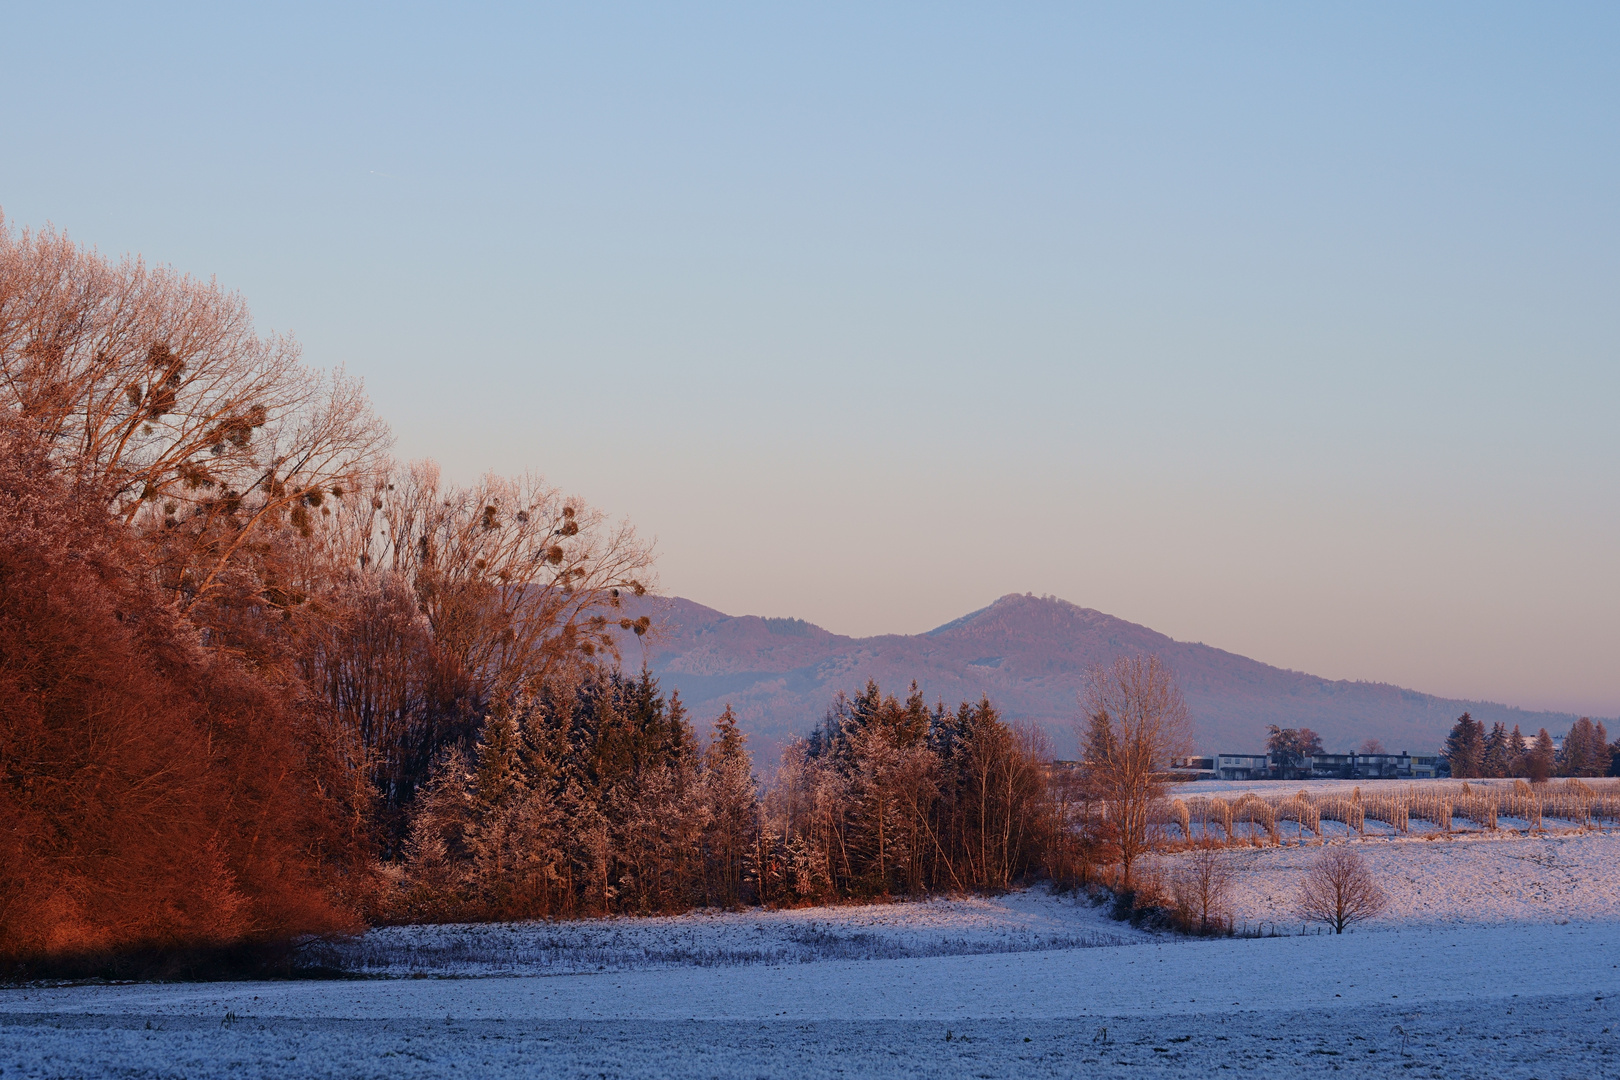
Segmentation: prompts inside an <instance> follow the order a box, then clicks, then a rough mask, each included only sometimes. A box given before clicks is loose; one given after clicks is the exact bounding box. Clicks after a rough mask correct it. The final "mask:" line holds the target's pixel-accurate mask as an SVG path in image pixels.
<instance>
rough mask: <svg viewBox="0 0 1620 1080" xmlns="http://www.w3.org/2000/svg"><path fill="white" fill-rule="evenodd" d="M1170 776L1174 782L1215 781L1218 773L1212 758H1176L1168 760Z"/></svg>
mask: <svg viewBox="0 0 1620 1080" xmlns="http://www.w3.org/2000/svg"><path fill="white" fill-rule="evenodd" d="M1170 775H1171V777H1172V778H1174V779H1176V780H1215V779H1217V778H1219V776H1220V773H1219V772H1217V771H1216V768H1215V759H1214V758H1213V757H1199V756H1196V755H1195V756H1192V757H1177V758H1171V759H1170Z"/></svg>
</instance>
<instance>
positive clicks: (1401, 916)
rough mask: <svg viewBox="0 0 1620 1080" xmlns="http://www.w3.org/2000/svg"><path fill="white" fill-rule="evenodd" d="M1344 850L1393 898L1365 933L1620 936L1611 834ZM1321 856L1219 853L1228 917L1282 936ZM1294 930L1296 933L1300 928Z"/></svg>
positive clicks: (1162, 862) (1367, 844)
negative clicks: (1522, 927)
mask: <svg viewBox="0 0 1620 1080" xmlns="http://www.w3.org/2000/svg"><path fill="white" fill-rule="evenodd" d="M1340 842H1341V843H1349V844H1350V845H1351V846H1353V847H1354V848H1355V850H1356V851H1358V852H1360V853H1361V856H1362V857H1363V858H1364V859H1366V861H1367V864H1368V866H1370V867H1371V868H1372V871H1373V873H1374V874H1375V875H1377V877H1378V881H1379V884H1380V885H1381V886H1382V887H1383V889H1384V892H1385V894H1386V895H1387V896H1388V897H1389V906H1388V907H1387V908H1386V909H1385V911H1384V913H1383V914H1382V915H1380V916H1378V917H1377V918H1376V919H1374V920H1372V921H1370V922H1369V923H1368V924H1367V926H1366V929H1369V930H1372V929H1402V928H1413V927H1419V926H1443V925H1457V924H1464V923H1474V924H1478V923H1530V922H1558V921H1588V922H1609V923H1612V924H1614V925H1616V926H1620V836H1617V835H1615V834H1612V833H1593V832H1586V833H1571V834H1563V835H1559V834H1552V835H1538V836H1530V837H1526V836H1502V835H1490V834H1485V835H1469V834H1466V833H1465V834H1461V835H1454V836H1452V837H1449V838H1442V837H1434V836H1430V837H1427V838H1426V837H1424V836H1421V835H1420V836H1413V837H1403V838H1399V839H1390V838H1386V839H1375V840H1364V841H1363V840H1348V841H1340ZM1319 850H1320V849H1319V848H1317V847H1315V846H1313V845H1305V846H1298V845H1286V846H1282V847H1268V848H1242V847H1238V848H1233V849H1231V850H1229V851H1226V852H1223V858H1225V859H1226V860H1227V861H1228V862H1229V863H1230V865H1231V866H1232V867H1233V869H1234V870H1235V871H1236V874H1235V881H1234V891H1233V897H1232V901H1233V903H1232V907H1233V914H1234V916H1235V917H1236V918H1237V919H1238V921H1239V923H1240V924H1242V923H1247V924H1248V925H1249V926H1250V927H1254V926H1256V925H1258V924H1259V923H1261V922H1265V923H1267V926H1268V931H1269V928H1270V927H1271V926H1274V925H1277V924H1279V923H1280V924H1283V925H1284V926H1285V927H1286V925H1287V924H1288V922H1289V920H1290V916H1291V914H1292V907H1293V898H1294V897H1295V895H1297V893H1298V891H1299V882H1300V879H1301V877H1302V876H1303V875H1304V872H1305V868H1306V867H1307V866H1309V865H1310V862H1311V860H1312V859H1313V858H1315V857H1316V854H1317V852H1318V851H1319ZM1177 860H1178V857H1177V856H1164V857H1160V858H1158V859H1155V860H1152V861H1151V862H1150V865H1151V866H1154V867H1156V868H1159V869H1171V868H1173V867H1174V866H1175V865H1176V863H1177ZM1293 929H1294V931H1295V932H1298V930H1299V923H1298V921H1297V920H1295V921H1294V922H1293Z"/></svg>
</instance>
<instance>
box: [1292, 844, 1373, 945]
mask: <svg viewBox="0 0 1620 1080" xmlns="http://www.w3.org/2000/svg"><path fill="white" fill-rule="evenodd" d="M1385 903H1387V900H1386V898H1385V896H1384V890H1383V889H1381V888H1379V887H1378V882H1377V880H1376V879H1375V878H1374V877H1373V874H1372V871H1371V870H1370V869H1368V868H1367V862H1366V860H1365V859H1363V858H1362V857H1361V856H1360V855H1358V854H1356V853H1355V852H1354V851H1351V850H1350V849H1349V848H1343V847H1334V848H1328V849H1327V850H1326V851H1324V852H1322V854H1321V855H1319V856H1317V858H1316V861H1315V862H1314V863H1312V864H1311V868H1310V869H1309V870H1307V871H1306V872H1305V880H1304V881H1302V882H1301V883H1300V886H1299V909H1300V913H1301V914H1302V915H1304V916H1305V918H1307V919H1309V920H1310V921H1312V922H1321V923H1327V924H1328V925H1329V926H1331V927H1333V932H1334V933H1335V934H1342V933H1344V928H1345V927H1346V926H1349V925H1350V924H1351V923H1353V922H1361V921H1362V920H1363V919H1370V918H1372V917H1373V916H1374V915H1377V914H1378V913H1379V912H1380V911H1383V910H1384V905H1385Z"/></svg>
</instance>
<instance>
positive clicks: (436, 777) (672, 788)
mask: <svg viewBox="0 0 1620 1080" xmlns="http://www.w3.org/2000/svg"><path fill="white" fill-rule="evenodd" d="M705 743H706V745H705ZM1045 758H1046V754H1045V746H1044V744H1043V743H1042V742H1041V740H1040V739H1039V738H1038V737H1037V736H1035V735H1033V734H1031V733H1029V732H1025V731H1020V730H1017V729H1014V728H1012V727H1010V726H1008V725H1007V724H1005V723H1004V722H1002V721H1001V719H1000V718H999V717H998V716H997V714H996V711H995V709H994V707H993V706H992V705H990V703H989V702H988V701H980V702H979V703H978V704H976V705H975V704H968V703H964V704H962V705H961V706H960V707H959V708H958V709H957V710H956V711H954V712H952V711H949V710H947V709H945V707H944V706H943V705H942V704H941V705H935V706H934V707H932V708H929V707H928V706H926V705H925V704H924V702H923V699H922V697H921V695H920V694H919V693H918V692H917V691H916V688H915V686H913V688H912V692H911V694H910V695H909V696H908V697H907V699H906V700H905V701H904V702H901V701H899V700H897V699H896V698H895V697H894V696H893V695H885V694H883V693H882V691H881V690H880V689H879V687H878V686H877V685H876V684H875V683H868V684H867V686H866V688H865V689H864V690H862V691H861V692H860V693H858V694H856V695H854V696H853V697H846V696H842V695H840V696H839V697H838V698H837V699H836V700H835V702H834V704H833V706H832V708H831V709H830V710H829V713H828V716H827V719H826V721H825V723H824V724H823V725H822V726H821V727H820V728H819V729H818V730H816V731H815V732H814V733H812V734H811V736H810V737H809V738H807V739H802V740H799V741H797V742H796V743H794V744H792V745H791V746H789V747H788V748H787V750H786V751H785V752H784V754H783V758H782V761H781V764H780V767H779V769H778V771H777V775H776V777H775V779H774V781H773V782H772V783H771V784H770V785H769V786H768V787H767V788H766V789H764V790H763V791H761V789H760V787H759V784H758V783H757V781H756V778H755V775H754V768H753V762H752V759H751V755H750V754H749V751H748V748H747V745H746V739H745V737H744V736H743V734H742V732H741V731H739V730H738V727H737V720H736V717H735V715H734V714H733V713H732V711H731V710H730V709H729V708H727V709H726V711H725V712H724V713H723V714H722V715H721V716H720V717H719V718H718V719H717V720H716V721H715V722H714V724H713V725H712V729H711V731H710V733H709V736H708V738H707V739H706V740H701V739H700V738H699V737H698V735H697V734H696V732H695V730H694V727H693V725H692V724H691V722H690V721H689V720H688V718H687V715H686V712H685V709H684V708H683V706H682V705H681V703H680V700H679V695H678V694H672V695H670V696H669V698H668V699H666V698H665V697H664V696H663V695H662V693H661V692H660V690H659V688H658V684H657V682H656V681H655V680H654V679H653V678H652V677H651V676H650V675H648V674H647V673H645V672H643V673H642V675H641V676H640V677H639V678H634V679H632V678H628V677H626V676H624V675H622V674H620V673H619V672H617V671H612V670H608V669H605V668H602V669H596V670H593V671H592V672H591V673H590V674H589V675H588V676H587V677H586V678H584V679H583V680H581V681H579V682H575V683H571V684H566V685H563V686H561V687H559V688H556V689H553V688H550V687H547V688H543V689H542V690H540V691H539V692H538V693H536V694H534V695H533V696H532V697H527V698H524V699H523V700H521V701H519V702H517V703H516V704H515V705H514V706H513V707H511V708H502V709H499V710H496V711H495V712H493V713H492V714H491V715H490V717H489V718H488V720H487V721H486V722H485V724H484V726H483V730H482V732H481V734H480V736H479V738H478V741H477V744H476V746H475V747H474V748H473V749H472V751H471V752H470V753H466V754H464V753H462V752H461V751H460V750H459V749H457V748H452V749H451V750H450V751H449V752H448V753H447V754H446V755H445V756H444V757H443V759H442V760H441V762H440V764H439V765H438V767H437V768H436V769H435V770H434V771H433V773H432V776H431V778H430V779H429V780H428V781H427V783H426V785H425V786H424V787H423V789H422V791H421V793H420V794H419V795H418V797H417V799H416V800H415V803H414V805H413V809H412V812H411V814H410V823H409V832H408V838H407V841H406V844H405V849H404V858H403V859H402V861H401V865H400V866H399V867H398V868H397V869H398V874H399V880H398V884H397V886H396V887H397V890H398V891H397V895H398V901H397V906H396V908H395V910H394V911H393V912H392V914H393V916H394V917H396V918H400V919H407V920H425V921H433V920H445V919H489V918H567V917H573V916H582V915H600V914H611V913H637V914H652V913H667V912H676V911H682V910H686V909H688V908H691V907H694V906H723V907H735V906H739V905H744V904H772V905H783V904H799V903H807V902H815V901H827V900H834V899H838V898H844V897H874V896H907V895H922V894H927V893H931V892H936V891H962V890H969V889H995V888H1005V887H1007V886H1009V885H1011V884H1013V883H1015V882H1017V881H1019V880H1021V879H1023V878H1025V877H1027V876H1029V875H1030V874H1032V873H1035V872H1038V871H1040V870H1042V869H1044V867H1045V862H1044V859H1045V856H1046V853H1047V849H1048V846H1049V842H1050V839H1051V836H1052V832H1053V829H1054V826H1055V824H1056V819H1055V818H1054V814H1053V804H1052V801H1051V799H1050V798H1049V795H1048V787H1047V782H1046V762H1045Z"/></svg>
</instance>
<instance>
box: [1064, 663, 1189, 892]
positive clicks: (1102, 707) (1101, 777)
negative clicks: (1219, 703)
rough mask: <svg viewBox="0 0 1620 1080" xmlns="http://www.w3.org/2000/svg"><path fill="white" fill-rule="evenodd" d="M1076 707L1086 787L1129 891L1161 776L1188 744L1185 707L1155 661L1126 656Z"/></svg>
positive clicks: (1097, 672) (1093, 682) (1098, 674)
mask: <svg viewBox="0 0 1620 1080" xmlns="http://www.w3.org/2000/svg"><path fill="white" fill-rule="evenodd" d="M1081 705H1082V707H1083V709H1084V716H1085V725H1084V727H1083V728H1082V729H1081V730H1080V731H1079V732H1078V734H1079V736H1080V744H1081V747H1082V748H1083V752H1084V755H1085V773H1084V775H1085V778H1086V783H1087V785H1088V787H1089V788H1090V789H1091V791H1092V792H1093V793H1094V795H1095V796H1096V797H1097V798H1099V799H1101V800H1102V801H1103V803H1104V804H1105V806H1106V807H1107V814H1108V817H1109V820H1110V822H1111V823H1112V825H1113V827H1114V831H1115V833H1116V836H1117V844H1118V847H1119V861H1120V870H1121V876H1122V883H1123V884H1124V885H1125V887H1127V888H1129V887H1130V884H1131V865H1132V864H1133V863H1134V862H1136V860H1137V859H1138V858H1139V857H1140V856H1141V854H1142V853H1143V852H1144V851H1146V850H1147V847H1148V844H1149V842H1150V841H1151V839H1152V830H1153V827H1154V825H1153V823H1154V813H1153V811H1154V807H1155V804H1157V803H1158V802H1159V801H1160V800H1161V799H1162V798H1163V797H1164V786H1165V770H1166V769H1168V768H1169V766H1170V759H1171V757H1173V756H1175V755H1177V754H1181V753H1184V752H1185V751H1186V747H1187V744H1188V742H1189V728H1190V722H1189V720H1188V718H1187V703H1186V702H1185V701H1184V700H1183V699H1182V697H1181V690H1180V689H1179V688H1178V687H1177V686H1176V681H1175V677H1174V676H1173V675H1171V673H1170V669H1169V668H1167V667H1165V666H1164V663H1163V662H1162V661H1160V659H1159V658H1158V657H1157V656H1131V657H1121V658H1120V659H1118V660H1116V661H1115V662H1114V666H1113V667H1111V668H1096V669H1094V670H1093V671H1092V672H1091V675H1090V678H1089V682H1088V685H1087V687H1086V691H1085V693H1084V695H1083V696H1082V698H1081ZM1077 726H1078V725H1077Z"/></svg>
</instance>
